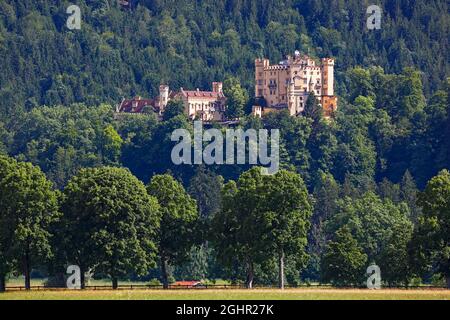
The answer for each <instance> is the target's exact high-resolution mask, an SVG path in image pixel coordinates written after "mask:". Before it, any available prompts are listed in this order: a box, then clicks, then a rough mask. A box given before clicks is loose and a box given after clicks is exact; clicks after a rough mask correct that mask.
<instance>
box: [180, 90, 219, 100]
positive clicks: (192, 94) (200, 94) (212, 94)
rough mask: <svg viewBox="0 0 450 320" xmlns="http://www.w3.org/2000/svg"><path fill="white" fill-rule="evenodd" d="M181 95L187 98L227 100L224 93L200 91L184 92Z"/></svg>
mask: <svg viewBox="0 0 450 320" xmlns="http://www.w3.org/2000/svg"><path fill="white" fill-rule="evenodd" d="M181 93H182V94H183V96H185V97H187V98H191V97H192V98H214V99H221V98H225V96H224V94H223V92H214V91H200V90H182V91H181Z"/></svg>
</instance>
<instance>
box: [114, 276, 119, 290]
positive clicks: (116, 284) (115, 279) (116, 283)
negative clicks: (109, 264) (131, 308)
mask: <svg viewBox="0 0 450 320" xmlns="http://www.w3.org/2000/svg"><path fill="white" fill-rule="evenodd" d="M112 287H113V289H114V290H116V289H117V288H118V287H119V285H118V281H117V278H116V277H112Z"/></svg>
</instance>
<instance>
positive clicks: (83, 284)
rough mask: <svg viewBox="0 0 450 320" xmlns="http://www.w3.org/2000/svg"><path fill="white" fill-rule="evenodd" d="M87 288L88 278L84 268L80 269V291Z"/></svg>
mask: <svg viewBox="0 0 450 320" xmlns="http://www.w3.org/2000/svg"><path fill="white" fill-rule="evenodd" d="M85 288H86V277H85V274H84V268H83V267H80V289H85Z"/></svg>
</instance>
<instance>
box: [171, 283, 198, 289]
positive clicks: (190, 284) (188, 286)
mask: <svg viewBox="0 0 450 320" xmlns="http://www.w3.org/2000/svg"><path fill="white" fill-rule="evenodd" d="M199 284H200V281H177V282H175V283H173V284H172V285H173V286H180V287H185V288H193V287H195V286H197V285H199Z"/></svg>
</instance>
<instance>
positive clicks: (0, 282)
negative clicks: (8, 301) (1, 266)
mask: <svg viewBox="0 0 450 320" xmlns="http://www.w3.org/2000/svg"><path fill="white" fill-rule="evenodd" d="M5 278H6V277H5V275H4V274H0V292H5V291H6V279H5Z"/></svg>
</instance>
